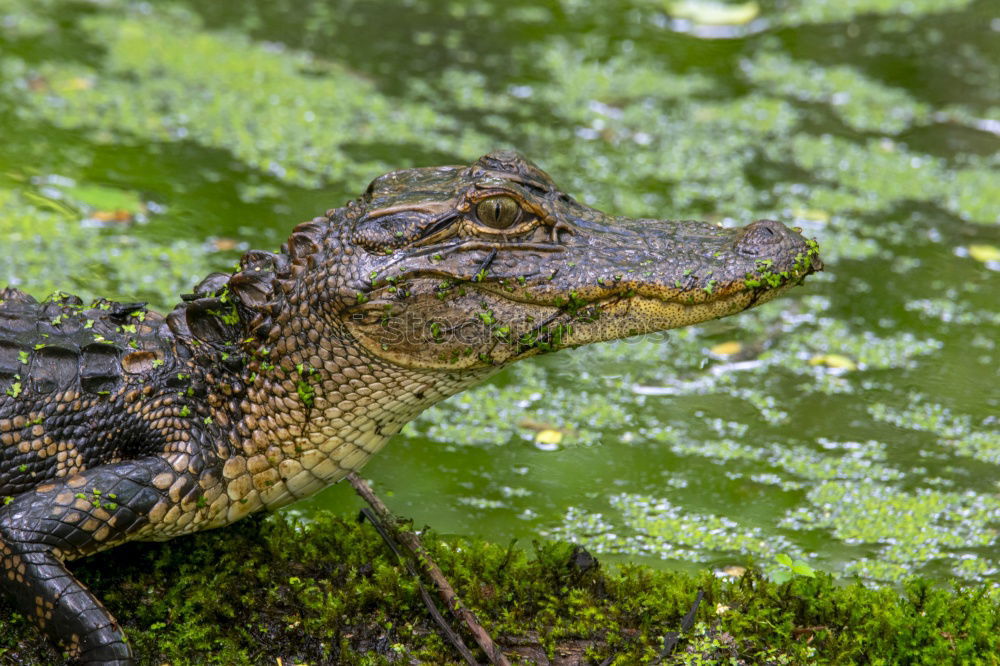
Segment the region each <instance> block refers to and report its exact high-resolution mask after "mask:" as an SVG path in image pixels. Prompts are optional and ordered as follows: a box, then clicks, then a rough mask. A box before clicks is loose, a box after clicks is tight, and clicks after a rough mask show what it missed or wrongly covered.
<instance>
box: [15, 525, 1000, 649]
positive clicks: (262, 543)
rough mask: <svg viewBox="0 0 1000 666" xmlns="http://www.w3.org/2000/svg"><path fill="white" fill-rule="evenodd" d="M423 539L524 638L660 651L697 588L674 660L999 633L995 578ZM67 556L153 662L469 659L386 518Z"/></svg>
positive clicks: (486, 619)
mask: <svg viewBox="0 0 1000 666" xmlns="http://www.w3.org/2000/svg"><path fill="white" fill-rule="evenodd" d="M425 540H426V542H427V544H428V547H429V549H430V551H431V553H432V555H433V557H434V558H435V559H436V560H437V562H438V564H439V565H440V566H441V567H442V569H443V570H444V571H445V573H446V575H447V576H448V577H449V579H450V580H451V582H452V583H453V584H454V585H455V587H456V589H457V590H458V592H459V594H460V595H461V596H462V598H463V600H464V601H465V603H466V604H467V605H468V606H469V607H470V608H471V609H472V610H473V612H474V613H475V614H476V616H477V617H478V618H479V619H480V621H481V622H482V623H483V625H484V626H485V627H486V628H487V630H488V631H490V632H491V634H492V635H493V636H494V638H495V639H497V640H498V642H499V643H500V644H501V645H503V646H506V647H507V648H508V650H509V651H510V653H511V654H512V656H513V655H514V654H520V655H521V656H528V655H530V654H531V652H532V651H533V650H542V651H544V652H545V653H546V654H547V655H548V657H549V658H553V657H555V656H556V655H557V654H560V653H562V654H565V653H566V652H567V651H570V652H575V653H577V654H580V655H582V656H584V657H585V658H587V659H589V660H593V661H603V660H604V659H607V658H612V660H613V661H612V662H609V663H615V664H632V663H639V662H640V661H648V660H651V659H653V658H655V657H656V655H657V654H659V652H660V651H661V649H662V644H663V636H664V634H666V633H667V632H671V631H678V630H679V628H680V623H681V618H682V617H683V616H684V614H685V613H687V611H688V609H689V608H690V606H691V604H692V602H693V601H694V599H695V596H696V593H697V590H698V589H701V590H703V591H704V592H705V597H704V600H703V601H702V603H701V605H700V607H699V610H698V614H697V619H698V624H697V625H696V626H695V628H694V629H693V630H692V631H691V632H689V633H687V634H683V635H682V636H681V639H680V641H679V643H678V645H677V647H676V648H675V650H674V652H673V654H672V656H671V657H670V658H669V659H668V660H667V662H666V663H706V662H711V663H717V662H718V661H719V660H722V659H724V658H728V657H733V658H737V659H742V660H744V661H746V662H749V663H762V662H764V661H769V662H771V663H805V662H806V661H810V662H812V661H822V662H828V663H830V662H836V663H844V662H847V661H857V660H864V661H866V662H868V663H900V662H909V663H935V662H936V663H941V662H949V663H956V662H961V661H963V660H974V661H978V662H979V663H982V662H981V660H982V659H983V658H987V659H988V657H987V656H988V655H991V654H995V653H996V649H997V647H998V643H997V638H996V636H997V635H998V632H1000V612H998V609H1000V606H998V605H997V603H996V601H997V600H996V593H995V592H994V591H991V590H989V589H987V588H985V587H958V586H956V587H953V588H951V589H943V588H938V587H933V586H931V585H930V584H928V583H926V582H924V581H919V580H915V581H911V582H909V583H907V584H906V585H905V586H904V588H903V589H902V590H901V591H896V590H892V589H881V590H872V589H868V588H866V587H864V586H861V585H858V584H853V585H847V586H836V585H834V584H833V582H832V580H831V578H830V577H828V576H824V575H819V576H817V577H815V578H805V577H795V578H793V579H792V580H791V581H790V582H788V583H785V584H781V585H778V584H775V583H771V582H768V581H767V580H764V579H762V578H760V577H759V576H758V575H757V574H756V573H754V572H753V571H750V572H749V573H748V574H747V575H745V576H744V577H743V579H740V580H737V581H730V580H729V579H720V578H717V577H715V576H713V575H711V574H709V573H703V574H698V575H689V574H679V573H669V572H658V571H653V570H650V569H648V568H644V567H640V566H634V565H628V566H624V567H621V568H609V567H607V566H606V565H602V564H599V563H598V562H597V561H595V560H593V559H592V558H591V557H589V555H587V554H586V552H585V551H581V550H579V549H576V548H574V547H573V546H570V545H568V544H553V543H546V544H537V543H536V544H534V546H533V548H532V549H531V551H532V552H530V553H529V552H525V551H524V550H522V549H519V548H515V547H513V546H509V547H503V546H497V545H494V544H489V543H483V542H468V541H457V540H451V539H449V540H440V539H438V538H437V537H435V536H433V535H430V536H428V537H426V538H425ZM73 568H74V570H75V571H76V572H77V573H78V575H79V576H80V577H81V579H82V580H83V581H84V582H85V583H86V584H87V585H88V586H89V587H90V588H91V589H92V590H94V592H95V593H96V594H97V595H98V596H100V597H101V598H102V599H104V600H105V601H106V603H107V605H108V607H109V609H110V610H111V611H112V612H113V613H114V614H115V615H116V616H117V617H118V619H119V620H120V621H121V622H122V625H123V626H124V627H125V630H126V631H127V632H128V634H129V637H130V639H131V641H132V643H133V645H134V646H135V649H136V650H137V652H138V653H139V654H140V655H141V657H142V659H141V662H142V663H164V662H171V663H194V662H203V663H219V664H234V665H236V664H263V663H269V664H273V663H275V662H276V660H277V659H281V661H282V662H283V663H288V664H291V663H340V664H385V663H392V662H395V661H397V660H398V659H400V658H402V659H404V660H405V661H407V662H414V661H416V662H420V663H437V664H445V663H458V657H457V655H456V654H455V653H454V652H453V651H452V649H451V647H450V646H449V645H447V644H446V643H445V641H444V640H443V639H442V638H441V636H440V634H439V631H438V629H437V628H436V626H435V625H434V624H433V623H432V621H431V620H430V619H429V617H428V613H427V611H426V609H425V608H424V606H423V604H422V602H421V600H420V596H419V592H418V590H417V587H416V585H415V584H414V582H413V581H412V580H411V579H410V578H409V577H408V576H407V575H406V574H405V573H404V572H403V571H402V569H401V568H400V567H399V566H398V565H397V564H396V563H395V562H394V561H393V560H392V556H391V555H390V554H389V553H388V551H387V548H386V547H385V545H384V544H383V543H382V542H381V540H380V539H379V538H378V537H377V536H376V535H375V534H374V531H373V530H371V528H369V527H367V526H359V525H358V524H357V523H355V522H351V521H346V520H344V519H341V518H336V517H333V516H331V515H330V514H326V513H321V514H318V515H317V517H316V520H315V521H313V522H311V523H308V524H301V523H297V522H296V521H295V520H294V519H293V518H291V517H289V516H287V515H276V516H271V517H268V518H265V519H263V520H248V521H244V522H243V523H240V524H239V525H235V526H231V527H229V528H226V529H224V530H218V531H214V532H208V533H203V534H200V535H196V536H193V537H185V538H181V539H176V540H174V541H171V542H167V543H165V544H130V545H128V546H124V547H121V548H118V549H116V550H114V551H111V552H109V553H106V554H103V555H100V556H97V557H96V558H93V559H91V560H87V561H85V562H81V563H79V564H77V565H75V566H74V567H73ZM0 617H3V618H7V619H5V620H0V663H19V664H25V665H28V666H30V665H33V664H47V663H54V662H56V661H58V658H57V656H56V655H55V654H54V653H53V652H52V650H51V649H50V648H49V647H48V646H47V645H46V643H45V642H44V641H43V640H42V639H41V637H40V636H39V634H38V633H37V632H36V631H35V630H34V629H33V628H32V627H31V626H29V624H28V623H27V621H26V620H25V619H24V618H23V617H21V616H19V615H16V614H11V613H10V610H9V608H8V607H6V606H4V605H2V602H0ZM807 639H808V640H807ZM470 642H471V641H470ZM986 663H997V661H995V660H994V661H992V662H991V661H987V662H986Z"/></svg>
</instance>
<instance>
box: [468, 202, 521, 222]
mask: <svg viewBox="0 0 1000 666" xmlns="http://www.w3.org/2000/svg"><path fill="white" fill-rule="evenodd" d="M521 212H522V211H521V205H520V204H519V203H518V202H517V201H516V200H515V199H514V198H513V197H508V196H503V195H498V196H493V197H489V198H488V199H483V200H482V201H480V202H479V203H478V204H476V217H478V218H479V221H480V222H482V223H483V224H485V225H486V226H488V227H492V228H494V229H506V228H508V227H510V226H511V225H512V224H514V223H515V222H517V220H518V219H519V218H520V217H521Z"/></svg>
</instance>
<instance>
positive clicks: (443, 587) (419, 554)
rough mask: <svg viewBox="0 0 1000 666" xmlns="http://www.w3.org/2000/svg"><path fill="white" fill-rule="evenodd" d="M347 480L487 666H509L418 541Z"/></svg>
mask: <svg viewBox="0 0 1000 666" xmlns="http://www.w3.org/2000/svg"><path fill="white" fill-rule="evenodd" d="M347 480H348V481H350V482H351V485H352V486H354V490H355V492H357V493H358V495H360V496H361V497H362V499H364V500H365V501H366V502H368V505H369V506H371V507H372V509H373V510H374V511H375V515H376V516H378V518H379V521H380V523H381V525H382V527H383V528H385V529H386V530H387V531H388V532H389V533H390V534H392V535H393V536H394V537H395V539H396V540H397V541H398V542H399V543H400V544H402V545H403V546H404V547H405V548H406V550H408V551H409V552H410V555H411V556H412V557H413V560H414V561H416V563H417V565H418V566H419V567H420V568H421V570H422V571H423V572H424V573H426V574H427V575H428V576H430V578H431V580H433V581H434V584H435V585H436V586H437V589H438V594H439V596H440V597H441V600H442V601H444V604H445V605H446V606H447V607H448V610H450V611H451V613H452V615H454V616H455V617H456V618H458V619H459V620H461V621H462V622H463V623H465V626H466V627H467V628H468V630H469V631H470V632H471V633H472V636H473V637H474V638H475V639H476V643H477V644H478V645H479V647H480V648H482V650H483V652H485V653H486V656H487V657H488V658H489V660H490V663H491V664H494V666H510V662H509V661H507V658H506V657H505V656H504V654H503V652H502V651H501V650H500V648H499V647H498V646H497V644H496V643H494V642H493V639H492V638H490V635H489V634H488V633H487V632H486V630H485V629H484V628H483V626H482V625H481V624H479V621H478V620H476V616H475V615H473V614H472V611H470V610H469V609H468V608H466V606H465V604H463V603H462V602H461V600H460V599H459V598H458V595H457V594H456V593H455V589H454V588H453V587H452V586H451V584H450V583H449V582H448V579H447V578H445V577H444V573H443V572H442V571H441V569H440V568H439V567H438V565H437V564H436V563H435V562H434V560H433V559H431V556H430V554H428V552H427V550H426V549H424V546H423V544H422V543H420V538H419V537H418V536H417V535H416V534H414V533H413V532H411V531H409V530H403V529H400V527H399V524H398V521H397V519H396V516H394V515H393V514H392V512H391V511H390V510H389V507H387V506H386V505H385V504H383V503H382V500H380V499H379V498H378V496H377V495H376V494H375V492H374V491H373V490H372V489H371V487H370V486H369V485H368V484H367V483H366V482H365V480H364V479H362V478H361V477H360V476H358V475H357V473H356V472H351V473H350V474H348V475H347ZM404 559H408V558H404ZM463 656H464V655H463Z"/></svg>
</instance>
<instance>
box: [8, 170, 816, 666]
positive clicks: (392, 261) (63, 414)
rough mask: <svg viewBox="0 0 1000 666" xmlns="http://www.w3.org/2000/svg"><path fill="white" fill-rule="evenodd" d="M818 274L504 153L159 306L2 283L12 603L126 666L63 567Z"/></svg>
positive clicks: (376, 203) (780, 242) (409, 174)
mask: <svg viewBox="0 0 1000 666" xmlns="http://www.w3.org/2000/svg"><path fill="white" fill-rule="evenodd" d="M820 267H821V264H820V261H819V257H818V255H817V251H816V245H815V243H814V242H812V241H808V240H806V239H804V238H802V237H801V236H800V235H799V234H798V233H796V232H794V231H790V230H789V229H787V228H786V227H784V226H783V225H781V224H780V223H778V222H773V221H768V220H762V221H758V222H754V223H753V224H750V225H749V226H746V227H743V228H741V229H723V228H720V227H717V226H714V225H710V224H705V223H701V222H676V221H660V220H629V219H625V218H615V217H610V216H608V215H605V214H604V213H601V212H600V211H597V210H594V209H592V208H589V207H587V206H584V205H582V204H580V203H578V202H576V201H574V200H573V199H571V198H570V197H569V196H567V195H566V194H564V193H563V192H561V191H560V190H559V189H558V188H557V187H556V186H555V184H554V183H553V182H552V180H551V179H550V178H549V176H548V175H547V174H545V173H544V172H543V171H541V170H540V169H538V168H537V167H536V166H534V165H532V164H531V163H529V162H528V161H526V160H524V159H523V158H522V157H521V156H519V155H517V154H516V153H511V152H494V153H491V154H489V155H486V156H484V157H482V158H481V159H479V160H478V161H477V162H476V163H475V164H473V165H471V166H465V167H457V166H450V167H439V168H425V169H408V170H403V171H395V172H392V173H389V174H386V175H384V176H381V177H380V178H377V179H376V180H375V181H373V182H372V183H371V185H370V186H369V187H368V189H367V190H366V191H365V193H364V195H363V196H362V197H361V198H360V199H358V200H356V201H352V202H350V203H348V204H347V205H346V206H345V207H343V208H338V209H335V210H330V211H328V212H327V214H326V215H325V216H323V217H317V218H316V219H314V220H312V221H311V222H306V223H303V224H300V225H299V226H297V227H296V228H295V230H294V232H293V233H292V235H291V237H290V238H289V239H288V242H287V243H286V244H285V245H283V246H282V248H281V251H280V252H279V253H277V254H271V253H267V252H258V251H251V252H248V253H246V254H245V255H244V256H243V258H242V259H241V261H240V264H239V270H237V271H236V272H235V273H233V274H232V275H225V274H220V273H215V274H212V275H210V276H208V277H207V278H206V279H204V280H203V281H202V282H201V283H200V284H199V285H198V286H197V287H195V290H194V293H193V294H190V295H186V296H184V297H183V299H184V300H183V302H182V303H181V304H179V305H178V306H177V307H176V308H175V309H174V310H173V311H172V312H171V313H170V314H169V315H167V316H166V317H163V316H161V315H159V314H157V313H155V312H152V311H149V310H147V309H146V308H145V307H144V304H141V303H114V302H109V301H105V300H99V301H96V302H94V303H90V304H83V303H82V302H81V301H80V299H79V298H76V297H74V296H68V295H64V294H56V295H54V296H51V297H50V298H48V299H47V300H46V301H44V302H42V303H38V302H36V301H35V300H34V299H32V298H31V297H29V296H27V295H26V294H24V293H22V292H20V291H18V290H16V289H10V288H8V289H5V290H3V291H0V299H2V301H0V589H3V590H4V591H5V592H6V593H7V594H8V595H9V596H10V598H11V599H12V600H13V602H14V604H15V605H16V607H17V608H19V609H20V610H21V612H23V613H25V614H26V615H28V616H29V617H31V618H33V619H34V621H35V622H36V623H37V624H38V626H39V627H41V628H42V629H43V630H44V631H45V632H46V633H47V634H48V635H49V636H50V637H51V638H52V639H53V640H55V641H56V642H57V643H58V644H59V645H61V646H62V648H63V649H64V650H66V651H67V652H68V653H69V655H71V656H72V657H73V658H75V659H78V660H79V661H80V662H83V663H89V664H131V663H133V655H132V651H131V649H130V648H129V646H128V644H127V642H126V638H125V636H124V635H123V633H122V630H121V629H120V628H119V626H118V625H117V623H116V622H115V620H114V618H113V617H112V616H111V615H110V614H109V613H108V611H107V610H106V609H105V608H104V607H103V606H102V605H101V603H100V602H99V601H98V600H97V599H96V598H95V597H94V596H93V595H91V594H90V592H89V591H88V590H87V589H86V588H85V587H84V586H83V585H82V584H81V583H80V582H79V581H78V580H77V579H76V578H75V577H74V576H73V574H72V573H71V572H70V571H69V570H68V569H67V568H66V566H65V564H64V562H66V561H68V560H72V559H75V558H78V557H84V556H87V555H90V554H92V553H96V552H98V551H101V550H105V549H107V548H111V547H113V546H116V545H118V544H121V543H124V542H126V541H132V540H137V539H138V540H165V539H170V538H172V537H175V536H178V535H181V534H188V533H191V532H195V531H198V530H204V529H210V528H213V527H220V526H222V525H227V524H229V523H232V522H233V521H236V520H239V519H240V518H243V517H244V516H246V515H247V514H250V513H253V512H255V511H261V510H271V509H276V508H278V507H281V506H284V505H286V504H288V503H290V502H293V501H295V500H297V499H299V498H302V497H306V496H308V495H310V494H312V493H314V492H316V491H318V490H320V489H321V488H324V487H326V486H328V485H330V484H331V483H334V482H336V481H338V480H340V479H341V478H343V477H344V476H345V475H346V474H348V473H349V472H350V471H351V470H357V469H358V468H360V467H361V466H362V465H364V464H365V462H366V461H367V460H368V459H369V458H370V457H371V456H372V455H373V454H375V453H376V452H377V451H378V450H379V449H380V448H382V446H383V445H384V444H385V443H386V440H388V439H389V438H390V437H391V436H392V435H394V434H395V433H397V432H399V430H400V428H401V427H402V426H403V424H405V423H406V422H407V421H409V420H411V419H413V418H414V417H415V416H416V415H417V414H418V413H419V412H420V411H421V410H423V409H425V408H426V407H428V406H429V405H432V404H434V403H436V402H439V401H440V400H443V399H444V398H446V397H448V396H450V395H452V394H454V393H457V392H459V391H461V390H463V389H465V388H468V387H469V386H472V385H473V384H475V383H477V382H479V381H482V380H483V379H484V378H486V377H488V376H490V375H491V374H493V373H495V372H497V371H498V370H499V369H500V368H503V367H504V366H506V365H508V364H510V363H512V362H513V361H516V360H518V359H522V358H526V357H528V356H533V355H535V354H538V353H541V352H546V351H553V350H557V349H563V348H566V347H575V346H578V345H582V344H586V343H590V342H597V341H601V340H610V339H614V338H621V337H626V336H631V335H637V334H641V333H646V332H651V331H660V330H664V329H669V328H675V327H678V326H685V325H688V324H694V323H697V322H701V321H705V320H708V319H714V318H717V317H723V316H726V315H730V314H734V313H737V312H740V311H742V310H745V309H747V308H749V307H752V306H754V305H757V304H760V303H763V302H765V301H768V300H770V299H772V298H774V297H775V296H776V295H777V294H779V293H781V292H782V291H784V290H785V289H787V288H789V287H790V286H792V285H795V284H798V283H799V282H800V281H801V280H802V279H803V278H804V277H805V276H806V275H807V274H809V273H811V272H812V271H814V270H818V269H819V268H820Z"/></svg>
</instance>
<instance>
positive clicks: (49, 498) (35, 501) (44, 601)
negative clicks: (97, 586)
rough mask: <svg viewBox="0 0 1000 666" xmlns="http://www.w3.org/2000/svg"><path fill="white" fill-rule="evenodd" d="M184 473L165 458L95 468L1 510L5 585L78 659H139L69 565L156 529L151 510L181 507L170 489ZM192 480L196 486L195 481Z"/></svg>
mask: <svg viewBox="0 0 1000 666" xmlns="http://www.w3.org/2000/svg"><path fill="white" fill-rule="evenodd" d="M180 476H182V475H180V474H178V473H177V472H175V470H174V469H173V468H172V467H171V466H170V464H168V462H167V461H166V460H164V459H163V458H160V457H149V458H141V459H139V460H133V461H128V462H122V463H117V464H111V465H103V466H100V467H95V468H93V469H89V470H86V471H84V472H82V473H80V474H77V475H75V476H72V477H69V478H67V479H59V480H56V481H53V482H50V483H46V484H43V485H40V486H38V487H37V488H35V489H34V490H33V491H30V492H27V493H24V494H22V495H19V496H17V498H16V499H15V500H14V501H13V502H11V503H10V504H8V505H7V506H4V507H2V508H0V589H2V590H4V591H6V592H7V593H8V595H9V596H10V597H11V598H12V599H13V601H14V603H15V605H16V606H17V607H18V608H19V610H20V611H21V612H22V613H24V614H25V615H26V616H28V617H30V618H32V619H33V620H34V622H35V623H36V624H37V625H38V626H39V627H40V628H41V629H42V630H43V631H44V632H45V633H46V634H48V636H49V637H50V638H51V639H52V640H53V641H54V642H55V643H56V644H58V645H60V646H61V647H62V648H63V649H64V650H66V651H67V652H68V653H69V654H70V655H71V657H74V658H76V659H78V660H79V661H80V663H83V664H102V665H111V664H116V665H125V664H133V663H134V661H133V655H132V650H131V648H130V647H129V645H128V643H127V642H126V638H125V635H124V634H123V633H122V630H121V628H120V627H119V626H118V623H117V622H116V621H115V619H114V618H113V617H112V616H111V614H110V613H109V612H108V611H107V610H106V609H105V608H104V606H103V605H102V604H101V602H100V601H98V600H97V598H96V597H94V595H93V594H91V593H90V591H89V590H87V588H86V587H84V586H83V584H82V583H80V581H78V580H77V579H76V578H75V577H74V576H73V574H72V573H70V572H69V571H68V570H67V569H66V567H65V565H64V563H63V562H64V560H67V559H74V558H76V557H81V556H84V555H89V554H91V553H95V552H98V551H100V550H104V549H105V548H110V547H111V546H114V545H117V544H120V543H122V542H124V541H128V540H130V539H132V538H135V537H136V536H141V535H140V534H139V533H140V531H142V532H146V531H148V530H150V528H155V525H151V522H150V520H151V519H150V516H151V513H152V514H153V515H157V516H163V515H164V511H163V509H164V508H165V507H166V505H168V504H174V505H179V504H180V499H179V497H178V493H177V492H170V489H171V488H173V489H174V490H176V488H177V486H176V485H175V482H176V481H177V480H178V478H179V477H180ZM189 481H195V483H194V484H193V487H194V488H198V484H197V483H196V481H197V479H190V480H189ZM181 485H182V486H183V485H187V486H188V487H189V488H190V487H192V484H190V483H188V484H183V483H182V484H181ZM171 496H173V497H174V499H173V500H172V499H171ZM185 499H186V500H189V498H185ZM154 508H155V511H154ZM143 528H146V529H143ZM153 531H155V529H154V530H153Z"/></svg>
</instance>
